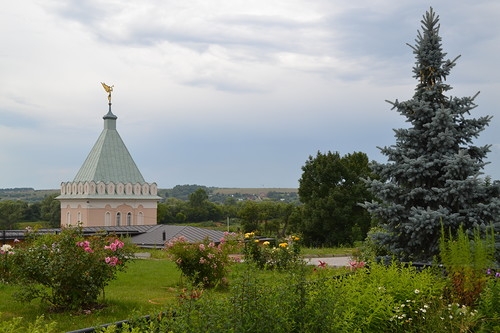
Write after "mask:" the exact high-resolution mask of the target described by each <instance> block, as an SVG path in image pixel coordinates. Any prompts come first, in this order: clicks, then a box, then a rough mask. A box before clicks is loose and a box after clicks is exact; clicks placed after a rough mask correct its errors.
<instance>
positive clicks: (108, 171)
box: [73, 109, 145, 184]
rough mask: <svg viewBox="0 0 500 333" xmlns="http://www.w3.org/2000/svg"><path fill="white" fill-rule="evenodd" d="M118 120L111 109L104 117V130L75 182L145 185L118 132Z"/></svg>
mask: <svg viewBox="0 0 500 333" xmlns="http://www.w3.org/2000/svg"><path fill="white" fill-rule="evenodd" d="M116 118H117V117H116V116H115V115H114V114H113V113H112V112H111V109H110V111H109V112H108V114H106V115H105V116H104V117H103V119H104V129H103V130H102V132H101V135H100V136H99V138H98V139H97V142H96V143H95V144H94V147H93V148H92V150H91V151H90V153H89V155H88V156H87V159H86V160H85V162H84V163H83V165H82V167H81V168H80V170H79V171H78V173H77V174H76V176H75V179H74V180H73V181H74V182H86V181H95V182H99V181H102V182H105V183H109V182H114V183H118V182H121V183H124V184H125V183H132V184H135V183H141V184H143V183H145V181H144V178H143V177H142V174H141V172H140V171H139V168H137V165H136V164H135V162H134V160H133V159H132V156H131V155H130V153H129V151H128V149H127V147H126V146H125V144H124V143H123V140H122V138H121V137H120V134H118V131H117V130H116Z"/></svg>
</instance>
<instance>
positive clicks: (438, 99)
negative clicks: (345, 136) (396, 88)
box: [363, 8, 500, 260]
mask: <svg viewBox="0 0 500 333" xmlns="http://www.w3.org/2000/svg"><path fill="white" fill-rule="evenodd" d="M421 23H422V26H421V29H422V31H421V32H420V31H419V32H418V35H417V38H416V40H415V42H416V44H415V45H414V46H413V45H410V44H408V45H409V46H410V47H411V48H412V49H413V53H414V54H415V58H416V63H415V67H413V73H414V77H415V78H416V79H417V81H418V83H417V87H416V89H415V94H414V95H413V98H412V99H410V100H408V101H405V102H399V101H398V100H396V101H395V102H389V101H388V102H389V103H390V104H392V105H393V109H396V110H397V111H398V112H399V113H400V114H401V115H402V116H404V117H406V121H407V122H408V123H409V124H411V125H410V126H409V128H406V129H397V130H395V137H396V144H395V145H392V146H389V147H384V148H380V150H381V152H382V154H383V155H385V156H387V158H388V163H386V164H380V163H374V164H373V169H372V170H373V172H374V173H375V174H377V175H379V176H380V179H378V180H377V179H369V180H367V184H368V186H369V188H370V190H371V191H372V193H373V194H374V195H375V196H376V197H377V198H378V199H379V200H378V201H372V202H365V203H364V204H363V206H364V207H365V208H366V209H367V210H368V211H369V212H370V213H371V214H372V216H373V217H374V218H375V219H376V220H377V221H378V223H379V226H381V227H382V228H383V230H384V232H382V233H378V234H374V235H373V236H374V241H375V242H376V243H378V244H379V245H382V246H383V247H384V248H385V249H386V250H388V252H389V253H391V254H393V255H396V256H397V257H399V258H400V259H402V260H430V259H432V257H433V256H434V255H436V254H437V253H438V240H439V237H440V234H441V224H442V225H443V226H444V228H445V230H447V231H448V230H451V232H452V233H455V232H456V231H457V230H458V228H459V226H460V225H462V226H463V227H464V229H465V230H471V229H474V228H475V227H479V228H487V227H488V226H491V225H492V224H493V225H495V226H496V229H497V230H498V226H499V224H498V221H499V219H500V214H499V213H500V200H499V188H498V186H497V185H496V184H494V183H493V184H492V183H491V182H490V181H489V179H488V178H482V177H480V175H481V170H482V169H483V168H484V166H485V164H486V163H485V161H484V160H485V158H486V155H487V153H488V152H489V148H490V145H486V146H481V147H478V146H475V145H474V144H473V139H475V138H477V137H478V136H479V133H480V132H481V131H483V130H484V128H485V127H486V126H487V125H488V124H489V122H490V120H491V117H490V116H486V117H480V118H472V117H470V111H471V110H472V109H474V108H475V107H476V105H475V103H474V99H475V97H476V96H477V94H476V95H475V96H473V97H461V98H458V97H449V96H446V93H447V92H448V91H449V90H451V89H452V88H451V87H450V85H448V84H446V83H445V80H446V78H447V77H448V75H449V74H450V70H451V69H452V68H453V67H454V66H455V61H456V60H457V59H458V57H457V58H455V59H454V60H445V56H446V53H444V52H443V51H442V48H441V38H440V37H439V27H440V26H439V16H437V15H436V14H435V13H434V11H433V10H432V8H431V9H430V10H429V11H428V12H426V14H425V15H424V16H423V20H422V21H421Z"/></svg>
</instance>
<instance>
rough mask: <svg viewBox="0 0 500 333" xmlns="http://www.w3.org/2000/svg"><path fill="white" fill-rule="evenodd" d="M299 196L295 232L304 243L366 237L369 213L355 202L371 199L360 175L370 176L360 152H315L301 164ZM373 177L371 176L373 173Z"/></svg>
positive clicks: (341, 242) (349, 241)
mask: <svg viewBox="0 0 500 333" xmlns="http://www.w3.org/2000/svg"><path fill="white" fill-rule="evenodd" d="M302 170H303V173H302V177H301V178H300V180H299V196H300V200H301V202H302V203H303V204H304V208H303V221H302V224H301V226H300V227H299V230H298V231H299V232H300V233H301V234H302V235H303V236H304V243H305V244H306V245H314V246H320V245H322V246H339V245H347V244H353V243H354V242H355V241H361V240H363V239H364V238H365V237H366V233H367V232H368V230H369V228H370V221H371V218H370V215H369V214H368V212H367V211H366V210H365V209H364V208H363V207H361V206H359V202H362V201H366V200H371V199H372V198H373V196H372V195H371V194H370V193H369V192H368V190H367V189H366V187H365V184H364V182H363V180H362V179H363V178H366V177H370V176H371V177H374V175H373V174H372V173H371V172H370V169H369V166H368V157H367V156H366V154H364V153H353V154H347V155H345V156H343V157H341V156H340V155H339V153H338V152H337V153H331V152H328V153H326V154H322V153H320V152H318V153H317V155H316V157H312V156H309V159H308V160H307V161H306V164H305V165H304V166H303V167H302ZM374 178H375V177H374Z"/></svg>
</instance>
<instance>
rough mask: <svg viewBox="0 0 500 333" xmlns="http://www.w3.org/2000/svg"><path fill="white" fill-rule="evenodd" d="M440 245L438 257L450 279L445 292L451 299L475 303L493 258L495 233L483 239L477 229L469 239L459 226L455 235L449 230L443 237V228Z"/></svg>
mask: <svg viewBox="0 0 500 333" xmlns="http://www.w3.org/2000/svg"><path fill="white" fill-rule="evenodd" d="M439 248H440V259H441V262H442V263H443V265H444V267H445V268H446V271H447V276H448V279H449V285H448V287H447V290H446V295H447V297H448V298H449V300H450V302H451V303H458V304H464V305H467V306H473V305H476V303H477V301H478V299H479V296H480V294H481V292H482V291H483V289H484V287H485V285H486V281H487V276H486V274H485V272H486V271H487V269H488V268H489V267H491V265H492V264H493V261H494V259H493V258H494V253H495V236H494V234H493V233H491V234H486V235H485V238H482V237H481V235H480V233H479V230H477V229H476V230H475V231H474V234H473V237H472V239H470V238H469V236H468V235H467V233H466V232H465V231H464V230H463V228H462V227H460V228H459V229H458V233H457V235H456V237H453V235H452V233H451V232H450V233H449V234H448V237H446V235H445V231H444V228H442V230H441V239H440V243H439Z"/></svg>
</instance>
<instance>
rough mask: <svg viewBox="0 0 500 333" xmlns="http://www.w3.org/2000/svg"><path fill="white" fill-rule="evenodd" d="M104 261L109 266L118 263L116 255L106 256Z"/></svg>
mask: <svg viewBox="0 0 500 333" xmlns="http://www.w3.org/2000/svg"><path fill="white" fill-rule="evenodd" d="M104 261H105V262H106V264H108V265H109V266H116V265H117V264H118V258H117V257H106V258H105V259H104Z"/></svg>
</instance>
